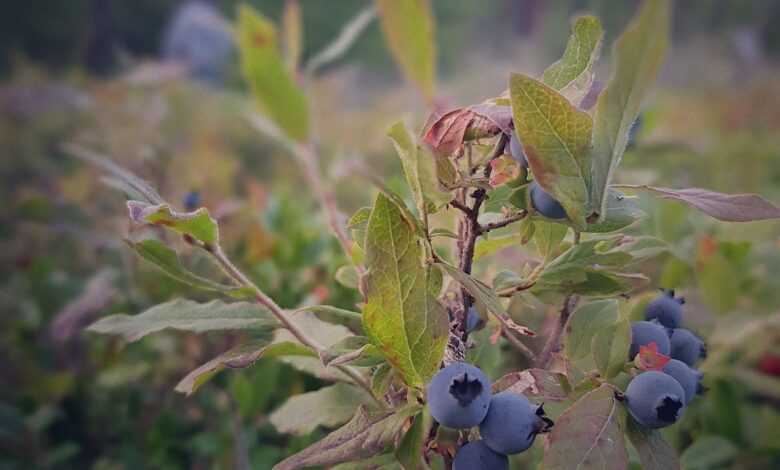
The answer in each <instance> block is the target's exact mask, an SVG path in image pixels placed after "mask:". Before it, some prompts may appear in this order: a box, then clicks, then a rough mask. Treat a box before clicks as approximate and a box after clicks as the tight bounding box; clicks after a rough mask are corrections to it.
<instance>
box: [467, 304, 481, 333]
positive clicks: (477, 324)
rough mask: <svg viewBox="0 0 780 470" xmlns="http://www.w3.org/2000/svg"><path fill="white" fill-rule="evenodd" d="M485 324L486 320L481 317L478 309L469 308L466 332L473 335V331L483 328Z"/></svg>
mask: <svg viewBox="0 0 780 470" xmlns="http://www.w3.org/2000/svg"><path fill="white" fill-rule="evenodd" d="M484 324H485V320H483V319H482V317H480V316H479V313H478V312H477V309H476V308H474V307H470V308H469V313H468V315H467V316H466V331H467V332H468V333H471V332H472V331H474V330H476V329H478V328H481V327H482V326H483V325H484Z"/></svg>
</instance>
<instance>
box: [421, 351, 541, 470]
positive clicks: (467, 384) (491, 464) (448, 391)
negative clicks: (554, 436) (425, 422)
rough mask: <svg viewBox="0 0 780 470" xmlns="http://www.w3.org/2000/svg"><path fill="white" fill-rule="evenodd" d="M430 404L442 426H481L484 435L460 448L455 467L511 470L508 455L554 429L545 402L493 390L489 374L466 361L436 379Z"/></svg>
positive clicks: (481, 433)
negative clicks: (545, 409)
mask: <svg viewBox="0 0 780 470" xmlns="http://www.w3.org/2000/svg"><path fill="white" fill-rule="evenodd" d="M428 407H429V409H430V411H431V415H432V416H433V417H434V418H435V419H436V421H438V422H439V424H441V425H442V426H446V427H448V428H453V429H468V428H472V427H474V426H479V434H480V436H481V437H482V439H480V440H477V441H472V442H469V443H468V444H466V445H464V446H462V447H461V448H460V449H458V452H457V453H456V455H455V460H454V461H453V469H454V470H466V469H475V468H482V469H485V470H502V469H507V468H509V459H508V458H507V454H517V453H520V452H523V451H525V450H526V449H528V448H529V447H531V444H533V442H534V439H535V438H536V435H537V434H539V433H543V432H547V431H549V429H550V428H551V427H552V425H553V422H552V421H551V420H550V419H549V418H547V417H546V416H545V413H544V409H543V408H542V406H541V405H534V404H532V403H531V402H529V401H528V399H527V398H525V397H524V396H522V395H519V394H516V393H512V392H501V393H497V394H495V395H493V394H492V393H491V389H490V380H489V379H488V378H487V377H486V376H485V374H484V373H483V372H482V371H481V370H480V369H479V368H477V367H475V366H473V365H471V364H466V363H464V362H456V363H453V364H450V365H449V366H447V367H445V368H443V369H441V370H440V371H439V372H437V373H436V375H435V376H434V377H433V379H431V382H430V383H429V384H428Z"/></svg>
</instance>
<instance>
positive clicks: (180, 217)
mask: <svg viewBox="0 0 780 470" xmlns="http://www.w3.org/2000/svg"><path fill="white" fill-rule="evenodd" d="M127 210H128V212H129V213H130V220H132V221H133V222H137V223H143V224H152V225H160V226H163V227H167V228H169V229H171V230H173V231H175V232H179V233H181V234H182V235H189V236H190V237H192V238H194V239H195V240H199V241H201V242H203V243H206V244H209V245H215V244H217V243H218V242H219V227H218V226H217V221H216V220H214V219H213V218H212V217H211V215H210V214H209V211H208V210H207V209H206V208H204V207H201V208H200V209H198V210H196V211H193V212H178V211H175V210H173V209H172V208H171V206H169V205H168V204H158V205H154V206H153V205H150V204H146V203H145V202H140V201H127Z"/></svg>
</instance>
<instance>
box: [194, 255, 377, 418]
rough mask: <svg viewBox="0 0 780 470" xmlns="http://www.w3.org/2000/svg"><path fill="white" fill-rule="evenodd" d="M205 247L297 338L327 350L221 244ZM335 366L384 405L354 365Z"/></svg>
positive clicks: (311, 345)
mask: <svg viewBox="0 0 780 470" xmlns="http://www.w3.org/2000/svg"><path fill="white" fill-rule="evenodd" d="M204 249H205V250H206V251H207V252H208V253H210V254H211V255H212V257H213V258H214V260H215V261H216V262H217V264H218V265H219V266H220V268H222V270H223V271H224V272H225V274H227V275H228V277H230V278H231V279H233V280H234V281H235V282H236V283H238V284H239V285H241V286H242V287H247V288H249V289H252V292H253V294H254V296H255V300H256V301H257V302H258V303H259V304H261V305H263V306H264V307H266V308H267V309H268V310H269V311H270V312H271V313H272V314H273V315H274V317H276V319H277V320H279V322H280V323H281V324H282V326H283V327H284V328H285V329H286V330H287V331H289V332H290V334H292V335H293V336H294V337H295V339H297V340H298V341H300V342H301V343H302V344H304V345H306V346H308V347H310V348H311V349H313V350H314V351H316V352H317V354H318V355H319V356H321V355H322V353H323V352H324V351H325V348H324V347H323V346H322V345H321V344H320V343H319V342H318V341H317V340H316V339H314V338H312V337H311V336H309V335H308V334H307V333H306V332H305V331H303V330H302V329H301V328H300V327H299V326H298V325H296V324H295V323H294V322H293V321H292V320H291V319H290V317H289V316H288V315H287V313H286V312H285V311H284V310H282V308H281V307H279V305H277V303H276V302H274V301H273V299H271V298H270V297H268V296H267V295H266V294H265V292H263V291H262V290H261V289H260V288H259V287H258V286H257V285H256V284H255V283H254V282H252V281H251V280H250V279H249V278H248V277H246V275H245V274H244V273H243V272H241V270H240V269H238V268H237V267H236V266H235V265H234V264H233V263H232V262H231V261H230V259H229V258H228V257H227V255H226V254H225V252H224V251H223V250H222V247H220V246H219V245H215V246H211V245H207V246H204ZM335 367H336V368H337V369H339V370H340V371H341V372H343V373H344V374H346V375H347V376H348V377H349V378H350V379H351V380H352V381H353V382H354V383H355V385H357V386H359V387H361V388H362V389H364V390H365V391H367V392H368V394H369V396H371V397H372V398H373V399H374V400H375V401H376V402H377V404H379V405H380V406H383V407H384V403H383V402H382V401H381V400H380V399H379V398H377V397H376V396H375V395H374V392H373V390H371V385H370V384H369V383H368V381H367V380H366V379H365V377H363V376H362V375H361V374H360V373H359V372H358V371H356V370H355V369H353V368H352V367H349V366H344V365H338V366H335Z"/></svg>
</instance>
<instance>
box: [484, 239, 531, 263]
mask: <svg viewBox="0 0 780 470" xmlns="http://www.w3.org/2000/svg"><path fill="white" fill-rule="evenodd" d="M522 242H523V235H522V234H519V233H518V234H512V235H504V236H501V237H492V238H488V239H484V238H481V239H479V240H478V241H477V245H476V246H475V247H474V261H477V260H478V259H480V258H484V257H485V256H490V255H492V254H494V253H495V252H497V251H498V250H501V249H504V248H507V247H510V246H512V245H520V244H521V243H522Z"/></svg>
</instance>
